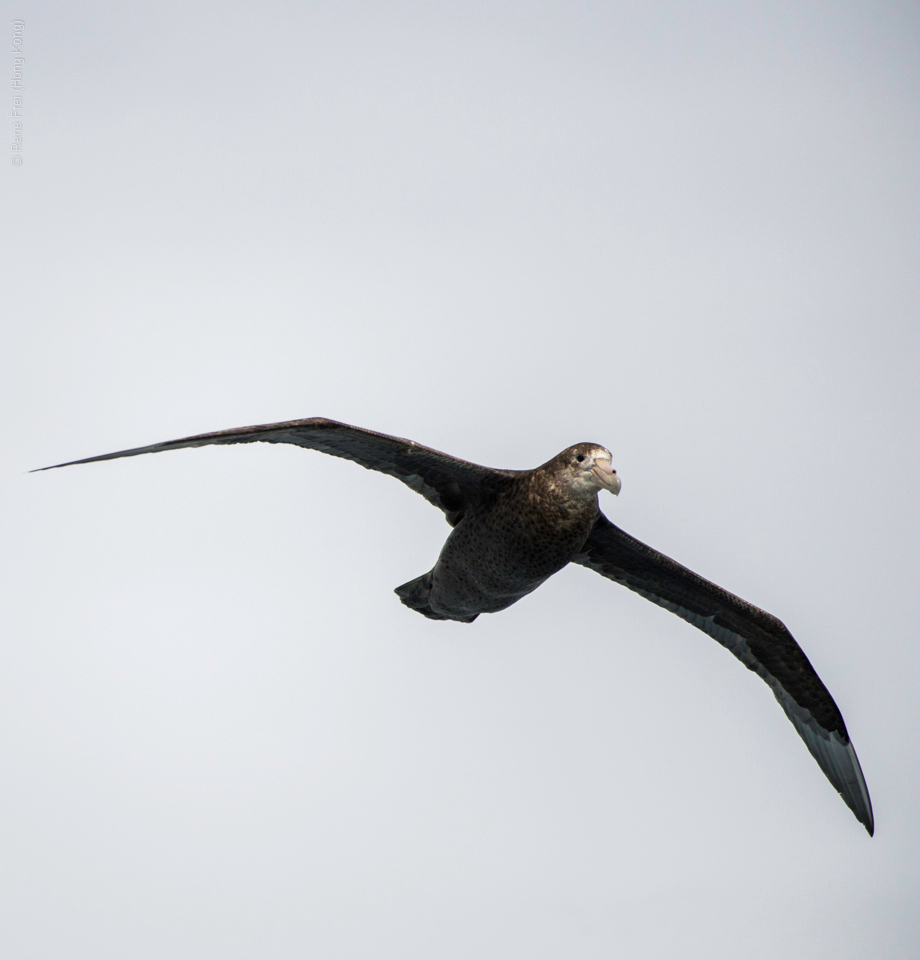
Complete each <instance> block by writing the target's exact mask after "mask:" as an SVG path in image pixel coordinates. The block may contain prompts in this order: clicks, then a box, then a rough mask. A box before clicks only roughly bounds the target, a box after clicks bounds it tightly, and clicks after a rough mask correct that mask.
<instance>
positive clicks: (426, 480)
mask: <svg viewBox="0 0 920 960" xmlns="http://www.w3.org/2000/svg"><path fill="white" fill-rule="evenodd" d="M212 443H293V444H296V445H297V446H299V447H307V448H308V449H310V450H319V451H320V452H322V453H328V454H331V455H332V456H333V457H343V458H344V459H345V460H352V461H354V462H355V463H359V464H361V466H362V467H366V468H367V469H368V470H378V471H380V472H381V473H387V474H389V475H390V476H391V477H396V479H397V480H402V482H403V483H405V484H406V485H407V486H409V487H411V488H412V489H413V490H415V491H416V492H417V493H420V494H421V495H422V496H423V497H424V498H425V499H426V500H427V501H428V502H429V503H433V504H434V505H435V506H436V507H439V508H440V509H441V510H443V511H444V514H445V516H446V517H447V520H448V522H449V523H450V524H451V525H452V526H455V525H456V524H457V523H459V521H460V519H461V518H462V517H463V514H464V511H465V510H466V509H467V508H468V507H469V506H471V505H475V504H477V503H479V502H481V500H482V498H483V497H485V496H487V495H488V494H489V492H490V491H491V490H492V489H494V488H495V486H496V485H497V484H500V483H501V478H503V477H508V478H510V477H512V476H514V475H515V473H516V471H512V470H492V469H490V468H489V467H480V466H478V465H477V464H475V463H468V462H467V461H466V460H459V459H458V458H457V457H452V456H450V455H448V454H446V453H440V452H438V451H437V450H432V449H430V448H429V447H423V446H422V445H421V444H419V443H415V441H413V440H404V439H402V437H391V436H388V435H387V434H385V433H377V432H375V431H374V430H365V429H364V428H363V427H352V426H349V425H348V424H347V423H337V422H336V421H335V420H326V419H325V418H324V417H312V418H310V419H308V420H288V421H285V422H284V423H267V424H262V425H260V426H255V427H238V428H237V429H235V430H218V431H216V432H215V433H201V434H198V435H197V436H194V437H185V438H184V439H182V440H168V441H167V442H165V443H154V444H151V445H150V446H149V447H134V448H132V449H131V450H119V451H118V452H117V453H106V454H103V455H102V456H99V457H87V458H86V459H84V460H71V461H70V462H69V463H58V464H55V465H54V466H53V467H42V468H41V469H42V470H54V469H56V468H57V467H69V466H72V465H73V464H75V463H95V462H96V461H97V460H117V459H118V458H119V457H136V456H138V455H140V454H142V453H160V452H162V451H164V450H181V449H182V448H183V447H204V446H207V445H208V444H212ZM33 472H37V471H33Z"/></svg>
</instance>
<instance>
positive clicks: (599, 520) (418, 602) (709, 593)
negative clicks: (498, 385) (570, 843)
mask: <svg viewBox="0 0 920 960" xmlns="http://www.w3.org/2000/svg"><path fill="white" fill-rule="evenodd" d="M256 442H264V443H294V444H297V445H298V446H301V447H307V448H308V449H311V450H319V451H321V452H323V453H328V454H331V455H332V456H334V457H344V458H345V459H346V460H353V461H354V462H355V463H359V464H361V466H362V467H366V468H367V469H369V470H379V471H380V472H381V473H388V474H389V475H390V476H391V477H396V478H397V479H398V480H402V482H403V483H405V484H406V485H407V486H409V487H411V488H412V489H413V490H415V491H417V492H418V493H420V494H421V495H422V496H423V497H425V499H426V500H428V502H429V503H433V504H434V505H435V506H436V507H439V508H440V509H441V510H443V511H444V515H445V517H446V519H447V522H448V523H449V524H450V525H451V526H452V527H453V530H452V531H451V533H450V535H449V536H448V538H447V542H446V543H445V544H444V547H443V549H442V550H441V555H440V556H439V557H438V562H437V563H436V564H435V565H434V567H432V569H431V570H429V571H428V572H427V573H425V574H423V575H422V576H420V577H417V578H416V579H415V580H411V581H410V582H409V583H406V584H403V585H402V586H401V587H397V588H396V593H397V594H398V595H399V598H400V599H401V600H402V602H403V603H404V604H405V605H406V606H407V607H411V608H412V609H413V610H417V611H418V612H419V613H421V614H423V615H424V616H426V617H429V618H431V619H432V620H459V621H461V622H462V623H471V622H472V621H473V620H475V619H476V617H478V616H479V614H480V613H495V612H496V611H498V610H503V609H504V608H505V607H508V606H510V605H511V604H512V603H515V602H516V601H517V600H520V599H521V597H524V596H526V595H527V594H528V593H530V592H531V591H533V590H535V589H536V588H537V587H538V586H540V584H541V583H543V581H544V580H546V579H547V578H548V577H550V576H552V575H553V574H554V573H556V572H557V571H559V570H561V569H562V568H563V567H564V566H565V565H566V564H567V563H578V564H581V565H582V566H585V567H590V568H591V569H592V570H596V571H597V572H598V573H599V574H601V576H604V577H607V578H608V579H609V580H613V581H615V582H616V583H620V584H622V585H623V586H625V587H629V589H630V590H634V591H635V592H636V593H639V594H641V595H642V596H643V597H645V598H646V599H647V600H651V601H652V602H653V603H656V604H658V606H660V607H664V608H665V609H666V610H670V611H671V612H672V613H676V614H677V615H678V616H679V617H681V618H683V619H684V620H686V621H687V622H688V623H692V624H693V626H695V627H697V628H699V629H700V630H702V631H703V632H704V633H707V634H708V635H709V636H710V637H712V638H713V639H714V640H718V642H719V643H721V644H722V646H723V647H725V648H726V649H728V650H730V651H731V652H732V653H733V654H734V655H735V656H736V657H737V658H738V659H739V660H740V661H741V662H742V663H743V664H744V665H745V666H746V667H747V668H748V669H749V670H753V671H754V672H755V673H756V674H758V676H760V677H761V678H762V679H763V680H764V681H766V683H767V684H768V685H769V687H770V689H771V690H772V691H773V694H774V695H775V697H776V699H777V700H778V701H779V704H780V706H781V707H782V708H783V710H785V712H786V716H787V717H789V719H790V720H791V721H792V723H793V725H794V726H795V728H796V730H798V732H799V736H801V738H802V739H803V740H804V741H805V744H806V746H807V747H808V749H809V750H810V751H811V754H812V756H813V757H814V758H815V760H817V761H818V765H819V766H820V767H821V769H822V770H823V771H824V773H825V774H826V776H827V778H828V780H830V782H831V783H832V784H833V785H834V787H835V789H836V790H837V791H838V792H839V793H840V795H841V796H842V797H843V799H844V801H845V803H846V804H847V806H848V807H849V808H850V809H851V810H852V811H853V813H854V814H855V815H856V818H857V819H858V820H859V821H860V823H862V824H863V825H864V826H865V828H866V830H868V831H869V834H870V835H871V834H872V832H873V830H874V822H873V817H872V803H871V801H870V800H869V791H868V790H867V788H866V781H865V779H864V778H863V774H862V770H861V769H860V766H859V760H858V759H857V758H856V751H855V750H854V749H853V745H852V743H851V742H850V737H849V735H848V733H847V729H846V726H845V725H844V722H843V717H842V716H841V714H840V710H839V709H838V708H837V704H836V703H834V700H833V698H832V697H831V695H830V693H829V692H828V690H827V687H825V686H824V684H823V683H822V682H821V680H820V678H819V677H818V674H817V673H816V672H815V669H814V667H812V665H811V664H810V663H809V662H808V658H807V657H806V656H805V654H804V653H803V652H802V649H801V648H800V647H799V645H798V644H797V643H796V642H795V640H794V639H793V637H792V634H791V633H789V631H788V630H787V629H786V627H785V626H784V625H783V624H782V623H781V622H780V621H779V620H777V619H776V617H774V616H771V615H770V614H769V613H766V612H765V611H764V610H761V609H759V608H758V607H755V606H753V605H751V604H750V603H747V602H746V601H745V600H742V599H741V598H740V597H736V596H735V595H734V594H731V593H729V592H728V591H727V590H723V589H722V588H721V587H718V586H716V585H715V584H714V583H710V582H709V581H708V580H704V579H703V578H702V577H700V576H697V574H695V573H693V572H692V571H691V570H688V569H687V568H686V567H682V566H681V565H680V564H679V563H676V562H675V561H674V560H671V559H670V558H669V557H666V556H664V554H661V553H659V552H658V551H657V550H653V549H652V548H651V547H648V546H646V545H645V544H644V543H641V542H640V541H638V540H636V539H634V538H633V537H631V536H630V535H629V534H628V533H624V531H622V530H621V529H620V528H619V527H617V526H615V525H614V524H612V523H611V522H610V521H609V520H608V519H607V518H606V517H605V516H604V514H603V513H601V511H600V510H599V509H598V505H597V494H598V492H599V491H600V490H608V491H609V492H610V493H613V494H618V493H619V492H620V479H619V477H618V476H617V473H616V471H615V470H614V469H613V466H612V463H611V455H610V451H609V450H607V449H606V448H604V447H601V446H598V445H597V444H594V443H578V444H576V445H575V446H573V447H569V448H568V449H567V450H563V451H562V453H560V454H558V455H557V456H555V457H553V458H552V460H548V461H547V462H546V463H544V464H543V466H541V467H537V468H536V469H535V470H495V469H492V468H491V467H480V466H478V465H477V464H475V463H468V462H467V461H466V460H459V459H458V458H457V457H452V456H449V455H448V454H446V453H439V452H438V451H437V450H432V449H430V448H429V447H423V446H421V444H418V443H415V442H414V441H412V440H403V439H401V438H400V437H391V436H387V435H386V434H383V433H376V432H375V431H373V430H366V429H364V428H362V427H352V426H349V425H348V424H345V423H337V422H336V421H334V420H326V419H324V418H323V417H313V418H310V419H307V420H290V421H287V422H285V423H270V424H264V425H262V426H255V427H240V428H239V429H236V430H220V431H217V432H216V433H202V434H199V435H198V436H195V437H186V438H185V439H183V440H171V441H168V442H166V443H155V444H151V445H150V446H149V447H135V448H133V449H131V450H121V451H119V452H117V453H107V454H104V455H103V456H100V457H87V458H86V459H85V460H74V461H71V463H61V464H56V466H59V467H67V466H71V465H72V464H73V463H93V462H95V461H96V460H114V459H116V458H118V457H134V456H137V455H138V454H141V453H159V452H160V451H163V450H179V449H181V448H182V447H202V446H206V445H207V444H212V443H256ZM43 469H45V470H51V469H54V468H53V467H44V468H43Z"/></svg>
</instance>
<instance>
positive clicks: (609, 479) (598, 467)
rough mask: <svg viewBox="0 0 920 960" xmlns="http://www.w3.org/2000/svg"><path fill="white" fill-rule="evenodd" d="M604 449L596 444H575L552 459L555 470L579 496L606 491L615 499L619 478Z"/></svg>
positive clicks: (618, 489) (608, 453) (606, 450)
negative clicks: (555, 466) (554, 461)
mask: <svg viewBox="0 0 920 960" xmlns="http://www.w3.org/2000/svg"><path fill="white" fill-rule="evenodd" d="M612 459H613V458H612V456H611V453H610V451H609V450H608V449H607V448H606V447H601V446H599V445H598V444H596V443H576V444H575V446H574V447H569V448H568V450H563V451H562V453H560V454H559V456H558V457H556V458H555V460H556V465H557V470H559V468H561V470H560V472H561V474H562V476H563V477H564V478H565V482H566V483H567V485H568V487H569V489H571V490H572V491H573V492H575V493H578V494H580V495H582V496H586V495H588V496H589V495H591V494H595V493H597V492H598V491H599V490H607V491H608V492H610V493H612V494H613V495H614V496H617V495H618V494H619V492H620V486H621V484H620V478H619V477H618V476H617V472H616V470H614V469H613V465H612V463H611V461H612Z"/></svg>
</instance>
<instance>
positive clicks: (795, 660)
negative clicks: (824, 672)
mask: <svg viewBox="0 0 920 960" xmlns="http://www.w3.org/2000/svg"><path fill="white" fill-rule="evenodd" d="M573 562H574V563H580V564H582V566H585V567H590V568H591V569H592V570H596V571H597V572H598V573H599V574H601V576H604V577H607V578H608V579H609V580H614V581H615V582H616V583H620V584H622V585H623V586H624V587H629V589H630V590H634V591H635V592H636V593H638V594H641V595H642V596H643V597H645V598H646V599H647V600H651V601H652V603H657V604H658V606H660V607H664V608H665V609H666V610H670V611H671V612H672V613H676V614H677V615H678V616H679V617H682V618H683V619H684V620H686V621H687V622H688V623H692V624H693V626H695V627H698V628H699V629H700V630H702V631H703V632H704V633H707V634H708V635H709V636H710V637H712V638H713V639H714V640H718V641H719V643H721V644H722V646H723V647H725V648H727V649H728V650H730V651H731V652H732V653H733V654H734V655H735V656H736V657H737V658H738V659H739V660H740V661H741V662H742V663H743V664H744V665H745V666H746V667H747V668H748V670H753V671H754V672H755V673H756V674H757V675H758V676H759V677H760V678H761V679H763V680H764V681H766V683H767V684H768V685H769V686H770V689H771V690H772V691H773V693H774V695H775V696H776V699H777V700H778V701H779V704H780V706H781V707H782V708H783V710H785V711H786V716H787V717H789V719H790V720H791V721H792V723H793V725H794V726H795V728H796V730H798V732H799V736H801V738H802V739H803V740H804V741H805V745H806V746H807V747H808V749H809V750H810V751H811V754H812V756H813V757H814V758H815V760H817V761H818V765H819V766H820V767H821V769H822V770H823V771H824V773H825V774H826V776H827V778H828V780H830V782H831V783H832V784H833V785H834V788H835V789H836V790H837V791H838V792H839V793H840V795H841V796H842V797H843V799H844V801H845V802H846V804H847V806H848V807H849V808H850V809H851V810H852V811H853V813H854V814H855V815H856V818H857V820H859V822H860V823H862V824H863V825H864V826H865V828H866V829H867V830H868V831H869V834H870V836H871V834H872V832H873V830H874V821H873V818H872V803H871V801H870V799H869V791H868V790H867V788H866V781H865V779H864V777H863V774H862V770H861V769H860V766H859V760H858V759H857V758H856V751H855V750H854V749H853V745H852V744H851V743H850V738H849V735H848V734H847V729H846V726H845V725H844V722H843V717H842V716H841V715H840V711H839V710H838V709H837V704H836V703H834V700H833V697H831V695H830V693H828V690H827V687H825V686H824V684H823V683H822V682H821V679H820V678H819V677H818V674H817V673H816V672H815V669H814V667H812V665H811V664H810V663H809V662H808V658H807V657H806V656H805V654H804V653H803V652H802V649H801V647H799V645H798V644H797V643H796V642H795V640H794V639H793V637H792V634H791V633H790V632H789V631H788V630H787V629H786V627H785V626H784V625H783V624H782V623H781V622H780V621H779V620H777V619H776V617H774V616H771V615H770V614H769V613H767V612H766V611H764V610H761V609H760V608H759V607H755V606H753V605H752V604H750V603H747V602H746V601H744V600H742V599H741V598H740V597H736V596H735V595H734V594H732V593H729V592H728V591H727V590H723V589H722V588H721V587H718V586H716V585H715V584H714V583H710V582H709V581H708V580H704V579H703V578H702V577H700V576H697V574H695V573H693V571H692V570H688V569H687V568H686V567H682V566H681V565H680V564H679V563H676V562H675V561H674V560H671V559H670V558H669V557H666V556H664V555H663V554H661V553H659V552H658V551H657V550H653V549H652V548H651V547H649V546H646V545H645V544H644V543H642V542H640V541H639V540H636V539H635V538H634V537H631V536H629V534H628V533H624V532H623V531H622V530H620V528H619V527H617V526H615V525H614V524H612V523H611V522H610V521H609V520H608V519H607V518H606V517H605V516H604V515H603V514H601V515H600V517H599V518H598V521H597V523H596V524H595V526H594V529H593V530H592V531H591V534H590V536H589V537H588V541H587V543H586V544H585V546H584V549H583V550H582V552H581V553H580V554H579V555H578V556H576V557H575V559H574V561H573Z"/></svg>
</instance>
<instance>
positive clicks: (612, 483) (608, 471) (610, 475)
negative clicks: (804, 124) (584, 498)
mask: <svg viewBox="0 0 920 960" xmlns="http://www.w3.org/2000/svg"><path fill="white" fill-rule="evenodd" d="M591 472H592V473H593V474H594V479H595V480H597V482H598V483H599V484H600V485H601V486H602V487H603V488H604V489H605V490H609V491H610V493H612V494H613V495H614V496H615V497H616V496H618V495H619V493H620V486H621V484H620V478H619V477H618V476H617V475H616V471H615V470H614V469H613V467H612V466H611V465H610V461H609V460H595V461H594V469H593V470H592V471H591Z"/></svg>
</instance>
